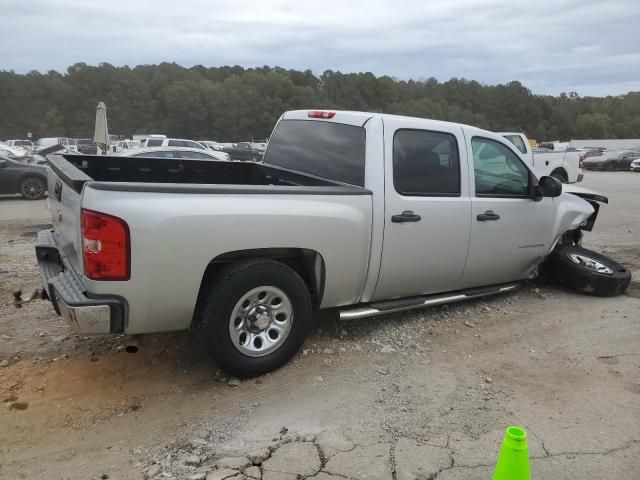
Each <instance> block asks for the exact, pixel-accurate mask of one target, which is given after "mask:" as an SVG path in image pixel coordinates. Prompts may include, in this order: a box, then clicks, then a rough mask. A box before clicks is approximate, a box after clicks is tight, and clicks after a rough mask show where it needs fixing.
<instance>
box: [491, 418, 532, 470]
mask: <svg viewBox="0 0 640 480" xmlns="http://www.w3.org/2000/svg"><path fill="white" fill-rule="evenodd" d="M530 479H531V472H530V470H529V448H528V447H527V432H525V431H524V429H522V428H519V427H507V431H506V433H505V436H504V440H503V441H502V448H500V455H499V456H498V463H497V464H496V470H495V471H494V472H493V480H530Z"/></svg>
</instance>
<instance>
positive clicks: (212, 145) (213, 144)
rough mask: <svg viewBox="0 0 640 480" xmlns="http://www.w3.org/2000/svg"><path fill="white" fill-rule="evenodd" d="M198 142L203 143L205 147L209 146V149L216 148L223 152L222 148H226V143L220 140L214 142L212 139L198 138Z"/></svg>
mask: <svg viewBox="0 0 640 480" xmlns="http://www.w3.org/2000/svg"><path fill="white" fill-rule="evenodd" d="M198 143H201V144H202V145H204V146H205V147H207V148H208V149H209V150H215V151H218V152H221V151H222V149H223V148H224V145H223V144H221V143H218V142H214V141H211V140H198Z"/></svg>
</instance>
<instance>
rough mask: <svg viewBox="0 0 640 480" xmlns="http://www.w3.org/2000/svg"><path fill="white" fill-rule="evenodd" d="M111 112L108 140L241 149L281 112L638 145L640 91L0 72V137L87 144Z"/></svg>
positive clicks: (163, 68) (232, 71) (174, 69)
mask: <svg viewBox="0 0 640 480" xmlns="http://www.w3.org/2000/svg"><path fill="white" fill-rule="evenodd" d="M99 101H103V102H105V103H106V104H107V108H108V111H107V113H108V118H109V130H110V131H111V132H112V133H122V134H126V135H131V134H135V133H165V134H167V135H170V136H174V137H186V138H195V139H213V140H219V141H238V140H247V139H250V138H256V139H257V138H265V137H268V136H269V135H270V133H271V129H272V128H273V125H274V124H275V122H276V120H277V119H278V117H279V116H280V115H281V114H282V112H284V111H286V110H292V109H303V108H335V109H348V110H364V111H375V112H385V113H395V114H401V115H412V116H417V117H425V118H433V119H439V120H448V121H453V122H461V123H467V124H471V125H476V126H478V127H481V128H487V129H490V130H496V131H523V132H525V133H526V134H527V135H528V136H530V137H531V138H535V139H537V140H555V139H561V140H567V139H570V138H640V92H636V93H629V94H627V95H624V96H619V97H606V98H589V97H584V98H581V97H580V96H579V95H578V94H577V93H576V92H569V93H568V94H566V93H563V94H561V95H560V96H559V97H552V96H540V95H533V94H532V93H531V91H530V90H528V89H527V88H526V87H525V86H523V85H522V84H521V83H520V82H517V81H514V82H509V83H507V84H506V85H482V84H480V83H478V82H476V81H470V80H465V79H458V78H452V79H450V80H448V81H446V82H444V83H440V82H438V81H437V80H436V79H435V78H429V79H427V80H425V81H415V80H408V81H404V80H403V81H399V80H395V79H392V78H390V77H387V76H382V77H376V76H375V75H373V74H372V73H348V74H344V73H341V72H334V71H332V70H327V71H325V72H324V73H322V74H321V75H320V76H319V77H317V76H315V75H314V74H313V72H311V71H310V70H305V71H304V72H301V71H297V70H286V69H283V68H279V67H274V68H272V67H268V66H264V67H258V68H249V69H245V68H243V67H240V66H237V65H236V66H232V67H230V66H225V67H214V68H208V67H204V66H202V65H197V66H195V67H192V68H184V67H181V66H179V65H177V64H174V63H162V64H160V65H140V66H137V67H135V68H129V67H127V66H124V67H114V66H113V65H110V64H107V63H103V64H101V65H99V66H90V65H86V64H84V63H77V64H75V65H73V66H71V67H69V68H68V69H67V72H66V73H64V74H61V73H58V72H54V71H51V72H47V73H39V72H35V71H34V72H29V73H27V74H24V75H19V74H16V73H14V72H12V71H0V112H1V113H2V114H1V115H0V138H22V137H24V136H25V135H26V132H33V134H34V137H35V138H38V137H46V136H63V135H64V136H73V137H91V136H92V134H93V123H94V119H95V107H96V105H97V104H98V102H99Z"/></svg>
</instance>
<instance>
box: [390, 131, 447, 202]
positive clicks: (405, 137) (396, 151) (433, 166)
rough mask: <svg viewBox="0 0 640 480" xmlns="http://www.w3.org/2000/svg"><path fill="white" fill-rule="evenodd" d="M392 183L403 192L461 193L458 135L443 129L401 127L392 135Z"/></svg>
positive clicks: (439, 194)
mask: <svg viewBox="0 0 640 480" xmlns="http://www.w3.org/2000/svg"><path fill="white" fill-rule="evenodd" d="M393 184H394V186H395V188H396V191H397V192H398V193H399V194H401V195H413V196H430V195H431V196H449V195H452V196H456V195H460V156H459V154H458V143H457V142H456V138H455V137H454V136H453V135H451V134H449V133H443V132H432V131H427V130H398V131H397V132H396V134H395V135H394V137H393Z"/></svg>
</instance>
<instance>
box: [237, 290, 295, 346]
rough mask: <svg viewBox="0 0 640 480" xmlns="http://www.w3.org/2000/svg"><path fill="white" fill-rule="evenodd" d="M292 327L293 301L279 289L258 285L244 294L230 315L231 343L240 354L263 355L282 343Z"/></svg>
mask: <svg viewBox="0 0 640 480" xmlns="http://www.w3.org/2000/svg"><path fill="white" fill-rule="evenodd" d="M292 326H293V304H292V303H291V300H290V299H289V297H288V296H287V295H286V294H285V293H284V292H283V291H282V290H280V289H279V288H276V287H273V286H263V287H257V288H254V289H252V290H249V291H248V292H247V293H245V294H244V295H243V296H242V297H240V300H238V301H237V302H236V304H235V306H234V307H233V310H232V312H231V317H230V318H229V335H230V336H231V342H232V343H233V346H234V347H236V349H237V350H238V351H240V352H241V353H243V354H245V355H248V356H250V357H262V356H264V355H268V354H269V353H272V352H274V351H275V350H277V349H278V348H280V347H281V346H282V344H283V343H284V342H285V340H286V339H287V337H288V336H289V333H291V327H292Z"/></svg>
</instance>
